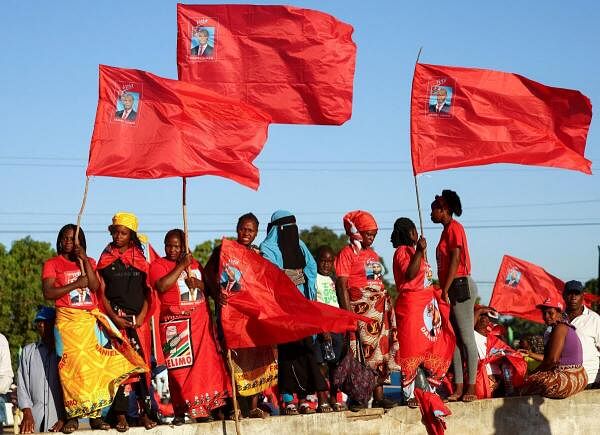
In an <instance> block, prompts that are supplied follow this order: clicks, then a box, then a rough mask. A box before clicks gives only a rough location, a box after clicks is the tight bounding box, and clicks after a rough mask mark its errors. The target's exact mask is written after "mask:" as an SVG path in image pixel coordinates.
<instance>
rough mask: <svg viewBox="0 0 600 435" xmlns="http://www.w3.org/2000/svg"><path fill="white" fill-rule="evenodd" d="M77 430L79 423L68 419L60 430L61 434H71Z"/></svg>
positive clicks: (73, 419)
mask: <svg viewBox="0 0 600 435" xmlns="http://www.w3.org/2000/svg"><path fill="white" fill-rule="evenodd" d="M77 429H79V421H78V420H77V419H76V418H70V419H68V420H67V422H66V423H65V425H64V426H63V428H62V433H66V434H69V433H73V432H75V431H76V430H77Z"/></svg>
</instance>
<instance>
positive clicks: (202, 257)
mask: <svg viewBox="0 0 600 435" xmlns="http://www.w3.org/2000/svg"><path fill="white" fill-rule="evenodd" d="M227 239H229V240H236V238H235V237H227ZM220 244H221V239H214V240H206V241H204V242H202V243H200V244H199V245H196V247H195V248H194V251H193V252H192V255H193V256H194V258H195V259H196V260H198V262H199V263H200V264H201V265H202V266H204V265H205V264H206V262H207V261H208V259H209V258H210V254H212V251H213V249H215V248H216V247H217V246H219V245H220Z"/></svg>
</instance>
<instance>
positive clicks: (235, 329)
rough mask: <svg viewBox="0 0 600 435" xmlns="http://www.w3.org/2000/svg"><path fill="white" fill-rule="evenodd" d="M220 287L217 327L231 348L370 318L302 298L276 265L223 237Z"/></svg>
mask: <svg viewBox="0 0 600 435" xmlns="http://www.w3.org/2000/svg"><path fill="white" fill-rule="evenodd" d="M219 285H220V289H221V292H224V293H226V295H227V298H226V299H227V304H226V305H224V306H223V308H222V310H221V325H222V327H223V332H224V335H225V342H226V343H227V347H228V348H230V349H237V348H241V347H257V346H266V345H272V344H278V343H286V342H291V341H295V340H299V339H302V338H305V337H308V336H309V335H313V334H317V333H322V332H345V331H349V330H355V329H356V326H357V325H356V321H357V320H362V321H363V322H364V321H367V322H368V321H370V320H369V319H367V318H365V317H363V316H359V315H357V314H354V313H351V312H350V311H346V310H341V309H339V308H335V307H332V306H330V305H326V304H322V303H320V302H313V301H310V300H308V299H306V298H305V297H304V296H303V295H302V294H301V293H300V292H299V291H298V287H296V285H294V283H293V282H292V281H291V280H290V279H289V278H288V276H287V275H286V274H285V273H284V272H283V271H282V270H281V269H279V268H278V267H277V266H275V265H274V264H272V263H271V262H269V261H268V260H266V259H264V258H263V257H262V256H260V255H259V254H257V253H255V252H253V251H252V250H251V249H248V248H246V247H244V246H242V245H240V244H239V243H237V242H233V241H231V240H227V239H223V244H222V245H221V258H220V261H219Z"/></svg>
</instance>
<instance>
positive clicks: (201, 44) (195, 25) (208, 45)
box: [189, 17, 219, 62]
mask: <svg viewBox="0 0 600 435" xmlns="http://www.w3.org/2000/svg"><path fill="white" fill-rule="evenodd" d="M218 27H219V26H218V21H217V20H215V19H213V18H208V17H199V18H195V19H194V20H192V21H191V22H190V23H189V32H190V33H189V34H190V35H191V37H190V51H189V59H190V60H192V61H199V62H205V61H210V60H216V59H217V43H218V35H217V29H218Z"/></svg>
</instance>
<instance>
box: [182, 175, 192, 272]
mask: <svg viewBox="0 0 600 435" xmlns="http://www.w3.org/2000/svg"><path fill="white" fill-rule="evenodd" d="M182 180H183V191H182V201H181V203H182V206H183V234H184V238H185V241H184V243H185V253H186V254H187V253H189V252H190V244H189V236H188V221H187V203H186V191H187V178H186V177H182ZM188 276H189V273H188Z"/></svg>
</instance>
